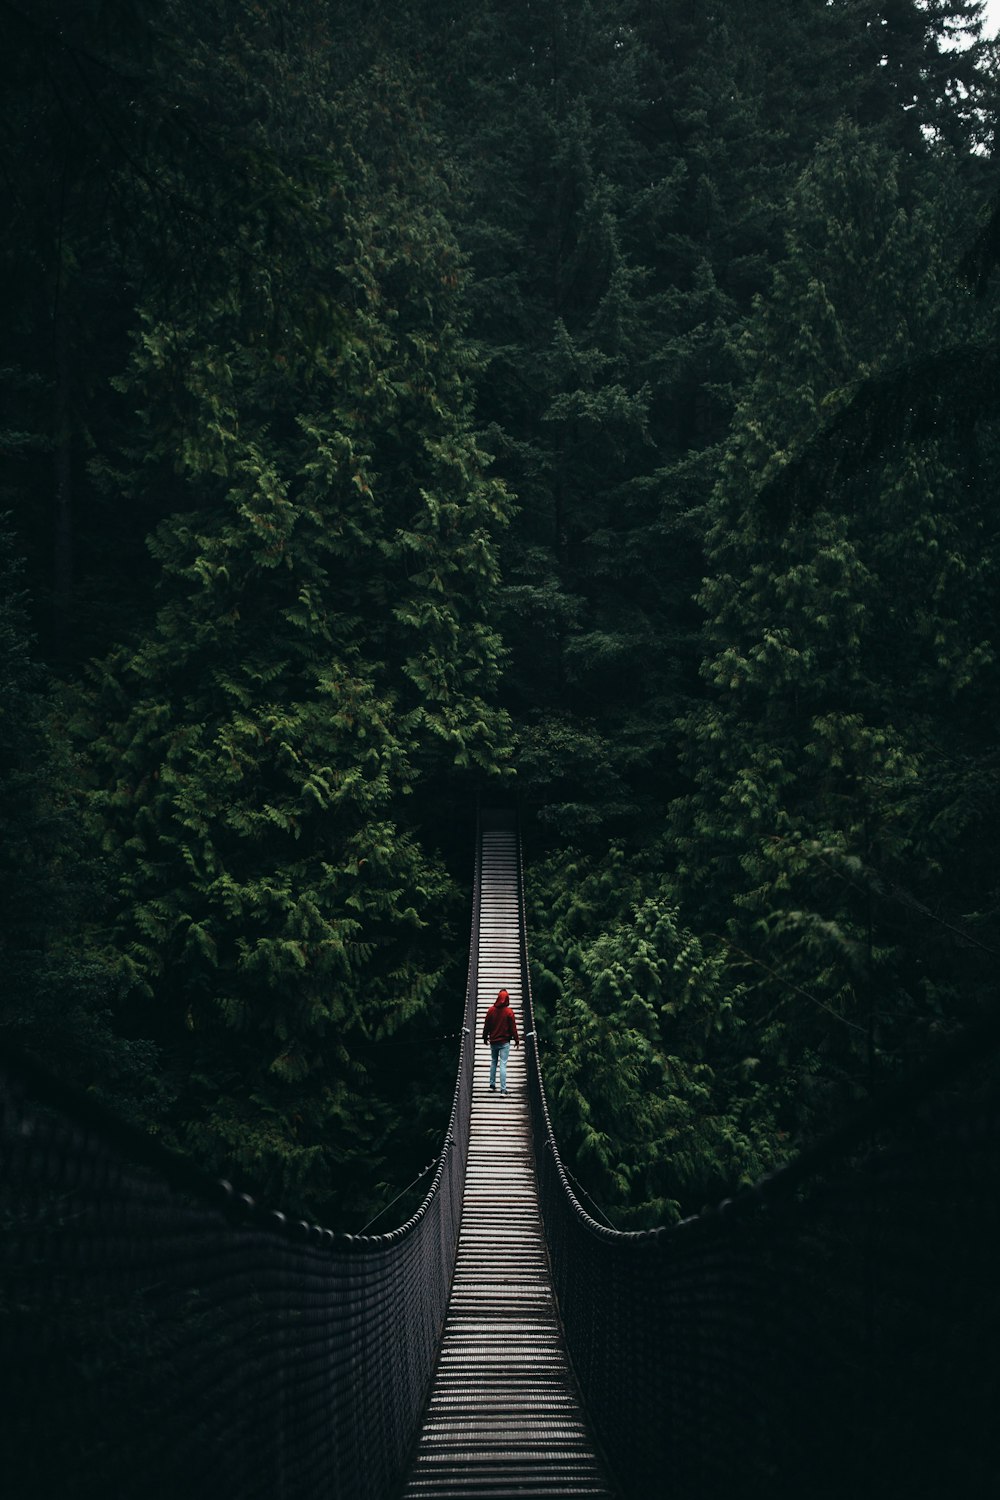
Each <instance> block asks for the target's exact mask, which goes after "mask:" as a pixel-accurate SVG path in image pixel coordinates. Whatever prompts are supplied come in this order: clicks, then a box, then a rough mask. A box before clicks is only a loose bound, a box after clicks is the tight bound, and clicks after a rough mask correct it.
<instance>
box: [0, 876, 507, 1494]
mask: <svg viewBox="0 0 1000 1500" xmlns="http://www.w3.org/2000/svg"><path fill="white" fill-rule="evenodd" d="M478 906H479V889H478V879H477V885H476V891H475V897H474V912H473V942H472V944H471V953H470V966H469V983H468V992H467V996H466V1014H465V1028H464V1030H463V1032H462V1041H461V1044H460V1057H459V1068H458V1076H457V1082H456V1087H455V1095H454V1100H453V1105H452V1113H451V1119H450V1122H449V1126H448V1131H447V1135H446V1138H445V1144H444V1148H443V1150H442V1153H441V1156H440V1158H439V1161H438V1163H437V1168H436V1171H435V1174H434V1178H433V1181H432V1184H431V1187H430V1189H429V1191H428V1193H427V1196H426V1198H425V1199H424V1201H423V1203H422V1205H421V1207H420V1208H419V1209H418V1210H417V1212H416V1213H415V1214H414V1215H413V1217H412V1218H411V1219H410V1220H409V1221H408V1222H407V1223H406V1224H404V1225H403V1226H402V1227H401V1228H399V1229H396V1230H394V1231H392V1232H391V1233H388V1234H381V1235H357V1236H349V1235H343V1234H333V1233H332V1232H331V1231H329V1230H324V1229H321V1228H318V1227H316V1226H313V1225H309V1224H306V1223H295V1222H292V1221H290V1220H288V1219H286V1218H285V1217H284V1216H283V1215H282V1214H280V1213H271V1212H267V1211H266V1210H264V1209H263V1208H261V1207H259V1206H258V1205H256V1204H254V1203H253V1201H252V1200H251V1199H249V1198H247V1197H245V1196H242V1195H240V1194H238V1193H236V1192H235V1191H234V1190H233V1189H232V1188H231V1187H230V1186H229V1185H228V1184H226V1183H220V1182H214V1181H212V1180H211V1179H210V1178H208V1177H206V1176H203V1175H202V1174H200V1173H199V1172H198V1171H197V1170H195V1169H194V1168H193V1167H191V1166H189V1165H186V1164H185V1163H183V1162H181V1161H179V1160H177V1159H175V1158H173V1157H171V1156H170V1155H169V1154H168V1153H166V1152H165V1151H161V1150H159V1149H158V1148H157V1147H156V1145H155V1144H154V1143H153V1142H151V1141H150V1139H149V1138H148V1137H146V1136H144V1135H142V1134H141V1133H140V1132H138V1131H133V1130H130V1129H128V1128H127V1127H123V1126H121V1125H118V1124H116V1123H115V1122H114V1121H112V1120H111V1119H110V1118H109V1117H107V1116H105V1115H104V1113H103V1112H102V1111H100V1110H99V1109H97V1108H95V1107H94V1106H93V1105H91V1104H89V1103H88V1101H87V1099H86V1098H85V1097H82V1098H81V1097H74V1096H71V1095H70V1094H69V1093H68V1092H67V1091H66V1090H64V1089H63V1088H61V1087H60V1086H59V1085H58V1084H55V1083H53V1082H52V1081H51V1080H50V1079H48V1078H47V1077H46V1076H45V1075H44V1074H43V1073H42V1072H40V1071H39V1070H37V1069H34V1068H32V1067H31V1066H30V1064H28V1063H27V1062H26V1061H25V1060H22V1061H21V1063H20V1064H19V1065H18V1066H16V1067H12V1068H8V1069H6V1070H0V1091H2V1093H0V1097H2V1115H0V1153H2V1154H0V1370H2V1371H3V1391H4V1395H3V1400H2V1401H0V1474H2V1476H3V1478H2V1490H3V1493H4V1494H5V1495H8V1496H10V1500H53V1497H54V1496H59V1497H60V1500H90V1497H93V1500H97V1497H101V1500H108V1497H114V1500H133V1497H134V1500H140V1497H141V1500H197V1497H201V1496H205V1497H208V1496H213V1497H215V1500H218V1497H219V1496H239V1497H240V1500H253V1497H260V1500H300V1497H301V1500H305V1497H306V1496H315V1495H322V1496H323V1497H324V1500H327V1497H340V1496H345V1497H348V1496H350V1497H354V1496H357V1497H365V1500H384V1497H386V1496H389V1495H392V1494H393V1493H394V1492H395V1491H396V1489H397V1488H398V1486H399V1484H400V1482H401V1478H402V1476H403V1474H404V1472H405V1468H406V1465H407V1461H408V1458H409V1455H410V1451H411V1448H412V1445H413V1442H414V1439H415V1436H416V1432H417V1429H418V1426H419V1422H420V1418H421V1415H422V1412H423V1409H424V1406H425V1404H426V1400H427V1396H428V1392H429V1389H430V1383H431V1379H432V1376H433V1372H434V1365H435V1361H436V1358H437V1352H438V1346H439V1343H440V1339H441V1332H442V1329H443V1326H444V1319H445V1313H446V1310H447V1303H448V1296H449V1292H450V1287H451V1280H452V1273H453V1269H454V1263H455V1254H456V1248H457V1240H458V1231H459V1224H460V1219H461V1204H462V1191H463V1186H464V1180H465V1162H466V1155H467V1145H468V1137H469V1120H470V1108H471V1096H472V1046H473V1041H474V1038H473V1035H472V1028H473V1026H474V1022H475V1001H476V986H477V967H476V966H477V952H476V933H477V931H478ZM470 1018H471V1019H470Z"/></svg>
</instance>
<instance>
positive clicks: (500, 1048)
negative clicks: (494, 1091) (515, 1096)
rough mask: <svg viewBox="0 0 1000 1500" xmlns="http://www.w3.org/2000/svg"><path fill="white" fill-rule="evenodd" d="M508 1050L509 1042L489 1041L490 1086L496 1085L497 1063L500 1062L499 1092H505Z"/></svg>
mask: <svg viewBox="0 0 1000 1500" xmlns="http://www.w3.org/2000/svg"><path fill="white" fill-rule="evenodd" d="M509 1051H510V1042H491V1043H490V1052H491V1053H492V1054H493V1058H492V1061H491V1063H490V1088H493V1087H494V1086H495V1085H496V1081H497V1063H499V1064H500V1092H501V1094H506V1092H507V1054H508V1052H509Z"/></svg>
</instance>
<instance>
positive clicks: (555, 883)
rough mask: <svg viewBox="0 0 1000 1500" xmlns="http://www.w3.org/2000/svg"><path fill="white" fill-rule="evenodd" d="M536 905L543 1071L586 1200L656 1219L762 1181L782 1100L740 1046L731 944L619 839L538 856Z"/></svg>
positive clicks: (633, 1220) (614, 1217)
mask: <svg viewBox="0 0 1000 1500" xmlns="http://www.w3.org/2000/svg"><path fill="white" fill-rule="evenodd" d="M531 904H532V908H533V912H534V916H535V918H536V927H535V930H536V932H537V936H536V938H535V941H534V944H533V947H534V955H535V974H536V995H537V999H538V1000H539V1001H540V1002H541V1005H542V1006H543V1007H544V1009H545V1011H546V1012H547V1013H548V1016H549V1020H548V1023H547V1024H545V1026H544V1033H545V1037H546V1040H547V1041H548V1043H549V1044H550V1045H549V1047H548V1048H546V1049H545V1050H544V1052H543V1069H544V1073H545V1078H546V1082H547V1088H548V1093H549V1098H550V1103H551V1106H552V1109H553V1112H554V1117H555V1125H556V1133H557V1136H558V1139H559V1143H560V1149H561V1150H562V1152H563V1154H564V1158H565V1160H566V1161H567V1163H568V1164H569V1166H570V1169H571V1171H573V1172H574V1173H579V1175H580V1178H581V1179H582V1185H583V1193H582V1194H581V1197H582V1199H583V1202H584V1204H585V1206H588V1200H589V1199H591V1197H592V1203H593V1205H594V1207H592V1211H594V1208H596V1210H597V1212H598V1213H599V1214H603V1215H604V1216H606V1217H607V1218H608V1219H609V1220H610V1221H611V1222H612V1223H614V1224H615V1225H616V1226H618V1227H621V1228H638V1227H648V1226H650V1225H653V1224H658V1223H664V1222H670V1221H673V1220H676V1219H677V1218H678V1217H681V1216H682V1215H683V1214H686V1213H691V1212H696V1211H697V1210H698V1209H699V1208H700V1207H701V1206H702V1204H703V1203H706V1202H711V1201H713V1200H714V1199H716V1198H718V1197H719V1196H721V1195H722V1193H723V1192H724V1191H725V1190H726V1189H727V1188H732V1187H733V1186H735V1185H736V1184H739V1183H744V1184H746V1183H749V1182H752V1181H754V1180H755V1179H756V1178H757V1177H758V1176H760V1174H761V1172H762V1171H763V1170H764V1169H765V1168H766V1167H767V1166H768V1165H770V1164H771V1162H772V1161H773V1160H774V1156H775V1151H776V1149H777V1144H778V1143H777V1137H776V1127H775V1125H774V1119H773V1116H774V1106H775V1099H774V1098H772V1097H769V1095H768V1092H767V1091H766V1090H764V1089H761V1088H760V1087H758V1086H757V1084H756V1082H755V1071H756V1068H757V1065H758V1059H757V1058H756V1057H755V1056H753V1055H751V1054H749V1053H746V1054H744V1051H743V1049H744V1047H745V1046H751V1045H752V1039H751V1038H750V1037H749V1034H748V1033H747V1031H746V1028H745V1024H744V1020H743V1016H742V998H743V997H742V992H741V990H740V987H739V986H738V985H737V984H735V983H734V980H733V976H732V972H731V969H730V966H729V965H728V964H727V960H726V957H725V954H724V952H722V951H720V950H719V948H718V945H714V947H708V946H706V945H705V944H703V943H702V942H701V941H700V940H699V939H698V938H697V937H695V936H694V935H693V934H692V933H691V932H690V931H688V930H687V929H686V928H685V927H683V926H682V924H681V922H680V919H679V914H678V911H677V908H676V907H675V906H674V905H673V904H672V902H671V899H670V895H669V892H668V891H667V889H666V887H665V882H664V881H663V880H662V878H660V879H657V877H656V875H655V872H654V871H652V870H651V869H642V868H632V869H630V868H629V867H628V865H627V863H626V861H625V858H624V855H623V853H622V851H621V849H612V850H610V851H609V853H608V855H607V856H606V857H605V858H604V859H603V860H601V861H594V862H588V861H586V860H582V859H579V858H578V859H575V860H573V862H572V863H571V864H570V865H569V866H568V867H567V866H565V865H563V864H562V863H561V862H558V861H555V860H553V861H549V862H548V863H547V864H546V865H543V866H542V867H541V868H539V869H537V870H533V871H532V874H531ZM543 913H544V914H545V917H544V918H543ZM550 1049H551V1050H550Z"/></svg>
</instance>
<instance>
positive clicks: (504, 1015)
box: [483, 990, 521, 1047]
mask: <svg viewBox="0 0 1000 1500" xmlns="http://www.w3.org/2000/svg"><path fill="white" fill-rule="evenodd" d="M483 1041H484V1042H491V1043H492V1044H493V1046H494V1047H499V1046H500V1045H501V1044H502V1043H503V1042H509V1041H515V1042H517V1043H518V1045H520V1042H521V1038H520V1037H519V1036H518V1034H517V1022H516V1021H515V1020H514V1012H513V1011H512V1010H511V1008H510V1000H509V998H508V996H507V991H506V990H501V991H500V993H499V995H498V996H497V998H496V999H495V1000H494V1002H493V1004H492V1005H491V1006H490V1008H489V1010H488V1011H487V1012H486V1020H485V1022H484V1023H483Z"/></svg>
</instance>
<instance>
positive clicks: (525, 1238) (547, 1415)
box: [404, 830, 612, 1500]
mask: <svg viewBox="0 0 1000 1500" xmlns="http://www.w3.org/2000/svg"><path fill="white" fill-rule="evenodd" d="M520 916H521V914H520V881H519V877H518V861H517V839H516V835H515V834H514V833H513V832H508V831H507V830H497V831H494V832H491V831H485V832H484V833H483V854H482V904H481V915H480V930H479V990H478V1014H477V1037H476V1042H477V1049H476V1066H475V1070H474V1074H473V1098H472V1133H471V1139H470V1143H469V1167H468V1176H467V1178H466V1185H465V1196H464V1199H463V1209H462V1230H461V1235H460V1237H459V1244H458V1262H457V1267H456V1272H455V1282H454V1286H453V1288H452V1293H451V1301H450V1303H449V1307H448V1318H447V1323H446V1325H445V1333H444V1341H443V1344H442V1348H441V1358H440V1362H439V1365H438V1370H437V1374H436V1377H435V1382H434V1389H433V1392H432V1395H431V1401H430V1406H429V1408H428V1411H427V1415H426V1418H425V1421H424V1427H423V1432H422V1436H421V1440H420V1445H419V1448H418V1451H417V1455H416V1460H415V1463H414V1465H413V1468H412V1470H411V1472H410V1476H409V1480H408V1483H407V1486H406V1489H405V1491H404V1495H405V1500H419V1497H421V1496H428V1497H435V1500H437V1497H453V1500H471V1497H483V1500H506V1497H510V1496H521V1497H524V1496H532V1495H536V1496H539V1497H541V1496H547V1495H591V1496H610V1495H611V1494H612V1490H611V1489H610V1487H609V1485H608V1482H607V1479H606V1477H605V1474H604V1471H603V1468H602V1466H601V1464H600V1462H599V1460H598V1458H597V1455H596V1453H595V1451H594V1448H593V1446H592V1443H591V1440H590V1438H589V1435H588V1432H587V1428H586V1424H585V1422H584V1419H583V1414H582V1411H581V1408H580V1404H579V1400H578V1397H577V1394H576V1390H575V1386H574V1382H573V1378H572V1375H571V1372H570V1367H569V1362H568V1360H567V1357H566V1353H565V1350H564V1347H563V1341H562V1332H561V1329H560V1326H559V1319H558V1315H557V1313H556V1306H555V1300H554V1297H553V1293H552V1287H551V1282H550V1277H549V1267H548V1259H547V1256H546V1251H545V1242H544V1239H543V1235H542V1224H541V1217H540V1214H539V1207H538V1192H537V1187H536V1183H535V1169H534V1159H533V1154H532V1147H531V1133H530V1126H529V1120H528V1099H527V1095H526V1092H525V1086H524V1065H523V1052H522V1051H521V1050H520V1049H518V1048H514V1047H512V1048H511V1053H510V1062H509V1065H508V1073H507V1086H508V1089H509V1091H510V1092H509V1096H508V1097H507V1098H504V1097H503V1096H502V1095H501V1094H500V1091H499V1086H498V1088H497V1091H496V1092H495V1093H490V1091H489V1087H488V1084H489V1051H488V1049H487V1048H486V1047H485V1046H484V1045H483V1044H482V1042H480V1040H479V1038H480V1037H481V1035H482V1028H483V1019H484V1017H485V1015H486V1011H487V1010H488V1008H489V1006H490V1005H491V1004H492V1002H493V1000H494V999H495V998H496V994H497V991H498V990H499V989H501V988H505V989H507V990H508V991H509V992H510V997H511V1003H512V1005H513V1007H514V1014H515V1016H516V1018H517V1022H518V1026H519V1028H520V1029H521V1030H522V1032H523V1012H522V1007H521V1000H522V987H521V959H520Z"/></svg>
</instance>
